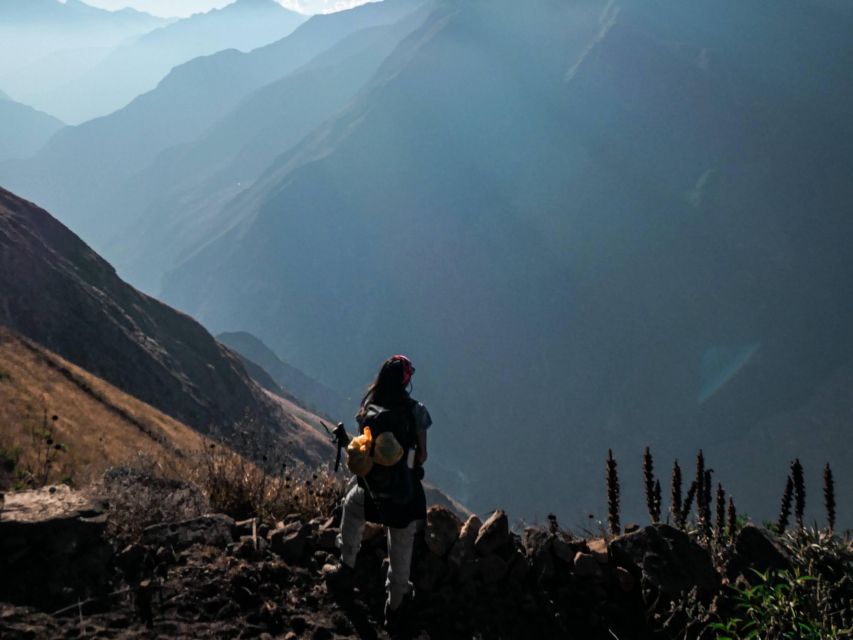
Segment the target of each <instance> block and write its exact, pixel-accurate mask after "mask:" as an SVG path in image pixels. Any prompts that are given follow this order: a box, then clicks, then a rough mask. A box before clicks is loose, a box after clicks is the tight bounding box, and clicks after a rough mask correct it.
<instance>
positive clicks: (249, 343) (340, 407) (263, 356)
mask: <svg viewBox="0 0 853 640" xmlns="http://www.w3.org/2000/svg"><path fill="white" fill-rule="evenodd" d="M216 339H217V340H219V341H220V342H221V343H222V344H224V345H225V346H226V347H228V348H229V349H232V350H233V351H236V352H237V353H239V354H240V355H241V356H243V357H245V358H246V359H247V360H249V361H251V362H253V363H255V364H256V365H257V366H259V367H260V368H261V369H262V371H263V372H265V373H266V374H268V375H269V376H271V377H272V380H274V381H275V384H276V385H278V386H280V387H281V388H283V389H286V390H287V391H288V392H289V393H292V394H293V395H294V396H295V397H296V398H298V399H299V400H300V401H302V403H303V404H305V406H307V407H309V408H313V409H314V410H315V411H318V412H320V413H325V414H328V415H330V416H332V417H333V419H334V420H335V421H343V422H348V421H349V418H350V415H349V414H351V413H355V408H354V407H355V405H356V404H357V403H356V402H354V401H348V400H347V399H345V398H343V397H342V396H341V394H340V393H339V392H337V391H334V390H332V389H329V388H328V387H326V386H325V385H322V384H320V383H319V382H317V381H316V380H313V379H312V378H310V377H309V376H306V375H305V374H304V373H302V372H301V371H300V370H299V369H297V368H296V367H292V366H291V365H289V364H287V363H286V362H284V361H283V360H282V359H281V358H279V357H278V356H277V355H276V354H275V352H273V351H272V349H270V348H269V347H268V346H267V345H265V344H264V343H263V342H262V341H260V340H259V339H258V338H256V337H255V336H253V335H252V334H250V333H246V332H245V331H237V332H233V333H221V334H219V335H218V336H216ZM250 373H251V372H250Z"/></svg>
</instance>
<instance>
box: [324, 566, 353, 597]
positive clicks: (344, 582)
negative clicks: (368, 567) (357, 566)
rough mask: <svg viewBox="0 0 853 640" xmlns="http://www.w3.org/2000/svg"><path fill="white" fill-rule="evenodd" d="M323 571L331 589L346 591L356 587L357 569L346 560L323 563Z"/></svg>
mask: <svg viewBox="0 0 853 640" xmlns="http://www.w3.org/2000/svg"><path fill="white" fill-rule="evenodd" d="M322 573H323V579H324V580H325V581H326V587H327V588H328V589H329V591H333V592H335V593H345V592H349V591H352V590H353V589H354V588H355V575H354V574H355V570H354V569H353V568H352V567H351V566H349V565H348V564H346V563H345V562H341V563H340V564H337V565H334V564H326V565H323V569H322Z"/></svg>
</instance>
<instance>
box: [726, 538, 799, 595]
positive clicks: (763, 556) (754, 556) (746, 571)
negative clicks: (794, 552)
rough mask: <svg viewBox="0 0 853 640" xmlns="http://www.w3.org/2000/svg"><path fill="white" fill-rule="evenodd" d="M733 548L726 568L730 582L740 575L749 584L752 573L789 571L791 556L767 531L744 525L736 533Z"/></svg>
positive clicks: (752, 576)
mask: <svg viewBox="0 0 853 640" xmlns="http://www.w3.org/2000/svg"><path fill="white" fill-rule="evenodd" d="M734 548H735V552H734V554H733V555H732V557H731V559H730V560H729V562H728V565H727V567H726V574H727V575H728V577H729V578H730V579H732V580H733V579H735V578H737V577H738V576H739V575H741V576H743V577H744V578H746V580H747V581H748V582H751V581H752V579H753V578H754V577H755V574H754V573H753V571H760V572H762V573H764V572H766V571H786V570H790V569H791V554H790V553H789V552H788V550H787V549H785V547H784V546H782V544H781V543H780V542H779V540H778V539H777V538H776V536H775V535H773V534H772V533H770V532H769V531H768V530H767V529H763V528H761V527H756V526H755V525H751V524H749V525H746V526H745V527H744V528H743V529H741V530H740V531H739V532H738V534H737V537H736V538H735V544H734Z"/></svg>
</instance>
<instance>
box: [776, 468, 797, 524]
mask: <svg viewBox="0 0 853 640" xmlns="http://www.w3.org/2000/svg"><path fill="white" fill-rule="evenodd" d="M793 495H794V481H793V480H792V479H791V476H788V480H787V482H785V492H784V493H783V494H782V506H781V508H780V509H779V520H778V521H777V522H776V531H777V533H779V534H780V535H781V534H783V533H785V529H787V528H788V519H789V518H790V517H791V499H792V498H793Z"/></svg>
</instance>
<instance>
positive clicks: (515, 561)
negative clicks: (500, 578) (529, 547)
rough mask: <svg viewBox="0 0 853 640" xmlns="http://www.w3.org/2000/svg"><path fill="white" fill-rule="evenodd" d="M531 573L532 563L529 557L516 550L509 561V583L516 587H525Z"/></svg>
mask: <svg viewBox="0 0 853 640" xmlns="http://www.w3.org/2000/svg"><path fill="white" fill-rule="evenodd" d="M529 573H530V562H529V561H528V559H527V556H526V555H524V553H522V552H521V550H519V549H516V551H515V553H514V554H513V556H512V559H511V560H510V561H509V571H508V572H507V581H508V582H509V583H511V584H513V585H515V586H520V585H523V584H524V582H525V580H527V576H528V574H529Z"/></svg>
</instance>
